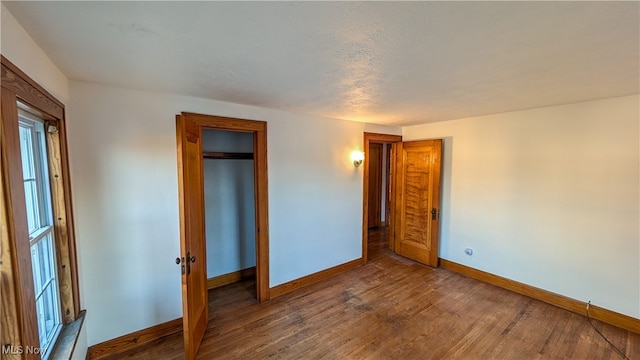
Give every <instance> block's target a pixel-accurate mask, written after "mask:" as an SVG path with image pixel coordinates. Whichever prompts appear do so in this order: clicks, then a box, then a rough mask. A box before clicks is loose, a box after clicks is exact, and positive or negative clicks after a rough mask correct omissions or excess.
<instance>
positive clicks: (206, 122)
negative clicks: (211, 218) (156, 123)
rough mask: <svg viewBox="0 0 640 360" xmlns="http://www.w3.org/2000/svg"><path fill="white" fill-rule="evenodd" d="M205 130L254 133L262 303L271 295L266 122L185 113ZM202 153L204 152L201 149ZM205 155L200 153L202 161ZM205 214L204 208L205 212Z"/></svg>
mask: <svg viewBox="0 0 640 360" xmlns="http://www.w3.org/2000/svg"><path fill="white" fill-rule="evenodd" d="M181 115H182V116H187V117H189V119H191V120H194V121H196V122H197V123H198V124H200V126H201V127H202V128H203V129H212V130H227V131H237V132H251V133H253V134H254V136H253V159H254V191H255V195H254V206H255V216H256V296H257V298H258V301H260V302H262V301H266V300H269V299H270V293H269V212H268V210H269V201H268V189H269V187H268V181H267V178H268V176H267V174H268V173H267V170H268V169H267V123H266V121H258V120H247V119H238V118H230V117H224V116H215V115H204V114H195V113H189V112H182V113H181ZM201 152H202V149H201ZM202 156H203V154H200V158H202ZM203 211H204V209H203Z"/></svg>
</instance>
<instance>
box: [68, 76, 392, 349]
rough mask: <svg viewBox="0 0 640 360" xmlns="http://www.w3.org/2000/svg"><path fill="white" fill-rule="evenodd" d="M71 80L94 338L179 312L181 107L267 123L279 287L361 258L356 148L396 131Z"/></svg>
mask: <svg viewBox="0 0 640 360" xmlns="http://www.w3.org/2000/svg"><path fill="white" fill-rule="evenodd" d="M70 89H71V91H70V92H71V98H72V99H73V103H74V106H73V108H72V110H71V111H70V114H69V116H70V118H71V119H72V121H69V129H68V132H69V148H70V151H71V153H73V154H74V156H73V157H72V162H71V170H72V179H73V183H72V185H73V195H74V199H75V212H76V230H77V234H78V239H79V241H81V242H82V247H81V249H82V253H81V254H80V272H81V274H82V277H81V279H80V280H81V284H82V287H83V292H84V295H85V302H84V304H85V306H86V308H87V309H88V313H89V314H90V315H89V316H87V322H86V326H87V329H88V342H89V345H93V344H95V343H98V342H102V341H105V340H108V339H111V338H114V337H117V336H120V335H123V334H127V333H130V332H133V331H136V330H140V329H143V328H146V327H149V326H152V325H155V324H158V323H161V322H165V321H168V320H172V319H175V318H178V317H180V316H182V307H181V306H182V305H181V294H180V271H179V268H178V267H177V265H175V263H174V259H175V258H176V257H177V256H178V254H179V222H178V185H177V178H178V175H177V160H176V142H175V115H176V114H178V113H180V112H181V111H189V112H196V113H206V114H215V115H221V116H231V117H239V118H246V119H254V120H264V121H267V122H268V125H267V126H268V130H267V133H268V167H269V226H270V229H269V237H270V239H269V241H270V248H269V252H270V261H271V265H270V276H271V278H270V285H271V286H275V285H278V284H281V283H284V282H287V281H290V280H293V279H296V278H299V277H302V276H305V275H308V274H311V273H314V272H317V271H320V270H323V269H326V268H329V267H332V266H335V265H338V264H342V263H344V262H347V261H350V260H353V259H356V258H360V257H361V239H362V237H361V236H362V234H361V231H362V230H361V226H360V224H361V221H362V168H355V167H354V166H353V163H352V162H351V160H350V154H351V151H353V150H354V149H359V150H361V149H362V137H363V132H364V131H370V132H387V133H395V134H398V133H399V132H400V129H398V128H388V127H383V126H371V125H365V124H362V123H354V122H347V121H340V120H333V119H321V118H317V117H311V116H304V115H296V114H291V113H286V112H282V111H275V110H268V109H262V108H256V107H249V106H242V105H237V104H230V103H222V102H217V101H211V100H203V99H196V98H190V97H184V96H177V95H169V94H160V93H151V92H144V91H133V90H126V89H121V88H115V87H110V86H102V85H97V84H90V83H82V82H75V81H72V82H71V86H70ZM150 180H151V181H150ZM328 220H330V221H328Z"/></svg>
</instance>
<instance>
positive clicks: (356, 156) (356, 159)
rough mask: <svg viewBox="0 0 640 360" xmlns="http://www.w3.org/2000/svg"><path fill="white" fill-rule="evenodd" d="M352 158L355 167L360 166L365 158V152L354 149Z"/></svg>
mask: <svg viewBox="0 0 640 360" xmlns="http://www.w3.org/2000/svg"><path fill="white" fill-rule="evenodd" d="M351 160H353V165H354V166H355V167H358V166H360V164H362V161H363V160H364V152H362V151H357V150H356V151H353V152H352V153H351Z"/></svg>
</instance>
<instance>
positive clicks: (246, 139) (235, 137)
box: [202, 128, 257, 297]
mask: <svg viewBox="0 0 640 360" xmlns="http://www.w3.org/2000/svg"><path fill="white" fill-rule="evenodd" d="M253 151H254V149H253V133H248V132H235V131H228V130H218V129H207V128H203V130H202V156H203V176H204V217H205V241H206V256H207V289H209V290H210V289H213V288H217V287H220V286H224V285H227V284H231V283H234V282H238V281H241V280H248V279H249V280H253V281H255V274H256V222H255V214H256V212H255V194H254V187H255V186H254V184H255V182H254V176H255V174H254V156H253ZM254 289H255V286H254ZM254 296H256V297H257V294H256V293H255V292H254Z"/></svg>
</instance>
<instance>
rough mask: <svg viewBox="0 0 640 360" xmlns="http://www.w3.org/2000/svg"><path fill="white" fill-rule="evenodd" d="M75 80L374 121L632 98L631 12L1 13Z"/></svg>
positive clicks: (214, 5)
mask: <svg viewBox="0 0 640 360" xmlns="http://www.w3.org/2000/svg"><path fill="white" fill-rule="evenodd" d="M3 3H4V4H5V5H6V7H7V8H8V9H9V11H10V12H11V13H12V14H13V15H14V16H15V17H16V19H17V20H18V21H19V22H20V23H21V24H22V25H23V27H24V28H25V29H26V30H27V32H29V34H30V35H31V36H32V37H33V38H34V40H35V41H36V42H37V43H38V44H39V45H40V46H41V47H42V48H43V50H44V51H45V52H46V53H47V54H49V56H50V57H51V59H52V60H53V62H54V63H55V64H56V65H58V67H59V68H60V69H61V70H62V71H63V72H64V73H65V74H66V75H67V76H68V77H69V78H70V79H75V80H83V81H91V82H98V83H104V84H111V85H117V86H124V87H130V88H136V89H148V90H155V91H163V92H172V93H179V94H184V95H190V96H196V97H203V98H209V99H216V100H221V101H228V102H234V103H240V104H247V105H255V106H262V107H267V108H274V109H282V110H288V111H292V112H299V113H307V114H314V115H321V116H327V117H333V118H340V119H347V120H356V121H366V122H373V123H381V124H395V125H408V124H415V123H425V122H433V121H442V120H450V119H457V118H463V117H469V116H477V115H484V114H491V113H499V112H505V111H512V110H520V109H528V108H534V107H540V106H548V105H556V104H563V103H571V102H578V101H586V100H592V99H597V98H606V97H615V96H623V95H629V94H637V93H639V92H640V89H639V86H640V85H639V82H640V81H639V79H640V70H639V68H640V21H639V18H640V8H639V4H640V3H639V2H637V1H634V2H9V1H3Z"/></svg>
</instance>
